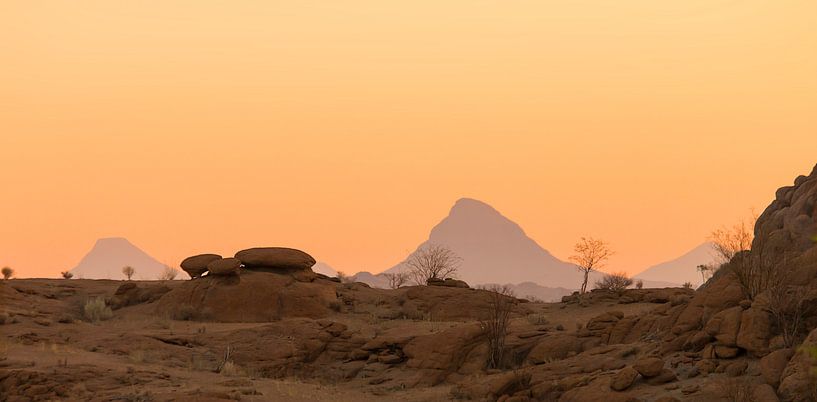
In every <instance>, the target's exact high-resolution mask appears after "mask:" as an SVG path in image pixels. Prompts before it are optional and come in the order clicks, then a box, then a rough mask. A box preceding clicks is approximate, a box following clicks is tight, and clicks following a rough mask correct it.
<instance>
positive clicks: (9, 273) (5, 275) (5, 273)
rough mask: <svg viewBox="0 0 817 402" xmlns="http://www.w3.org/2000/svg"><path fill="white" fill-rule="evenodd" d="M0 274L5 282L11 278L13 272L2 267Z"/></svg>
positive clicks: (8, 268)
mask: <svg viewBox="0 0 817 402" xmlns="http://www.w3.org/2000/svg"><path fill="white" fill-rule="evenodd" d="M0 272H2V273H3V279H5V280H9V279H10V278H11V277H12V276H14V270H13V269H11V268H10V267H3V269H2V270H0Z"/></svg>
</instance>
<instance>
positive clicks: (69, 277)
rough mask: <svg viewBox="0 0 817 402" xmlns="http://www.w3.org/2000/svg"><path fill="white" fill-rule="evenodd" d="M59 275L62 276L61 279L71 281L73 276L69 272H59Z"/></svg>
mask: <svg viewBox="0 0 817 402" xmlns="http://www.w3.org/2000/svg"><path fill="white" fill-rule="evenodd" d="M60 275H62V279H71V278H73V277H74V274H72V273H71V272H69V271H62V272H60Z"/></svg>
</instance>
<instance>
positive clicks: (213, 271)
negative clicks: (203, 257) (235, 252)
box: [207, 258, 241, 275]
mask: <svg viewBox="0 0 817 402" xmlns="http://www.w3.org/2000/svg"><path fill="white" fill-rule="evenodd" d="M240 267H241V261H240V260H239V259H238V258H222V259H220V260H215V261H213V262H211V263H209V264H207V270H208V271H210V275H231V274H233V273H236V272H238V268H240Z"/></svg>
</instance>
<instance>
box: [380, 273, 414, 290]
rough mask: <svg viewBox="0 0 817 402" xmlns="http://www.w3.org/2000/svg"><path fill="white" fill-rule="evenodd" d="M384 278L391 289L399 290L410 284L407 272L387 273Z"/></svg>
mask: <svg viewBox="0 0 817 402" xmlns="http://www.w3.org/2000/svg"><path fill="white" fill-rule="evenodd" d="M383 277H384V278H386V280H387V281H388V283H389V288H390V289H397V288H399V287H401V286H403V285H405V284H406V282H408V274H407V273H405V272H395V273H385V274H383Z"/></svg>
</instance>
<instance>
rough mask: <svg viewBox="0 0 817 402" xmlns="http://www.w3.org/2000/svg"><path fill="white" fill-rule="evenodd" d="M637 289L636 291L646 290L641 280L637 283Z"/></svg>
mask: <svg viewBox="0 0 817 402" xmlns="http://www.w3.org/2000/svg"><path fill="white" fill-rule="evenodd" d="M635 288H636V289H643V288H644V281H642V280H641V279H639V280H637V281H635Z"/></svg>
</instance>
